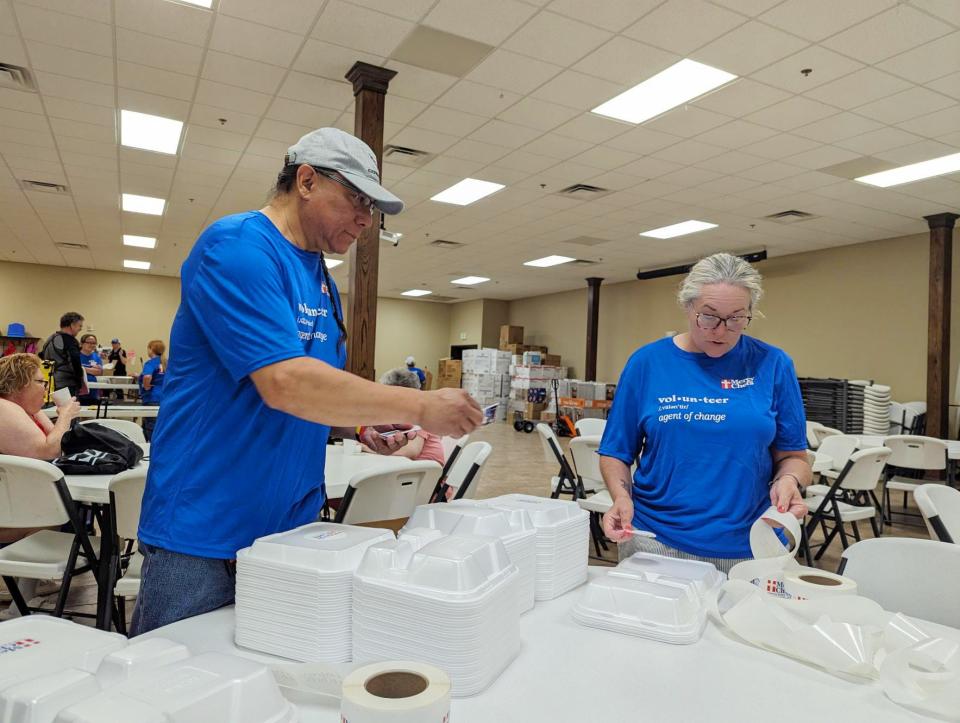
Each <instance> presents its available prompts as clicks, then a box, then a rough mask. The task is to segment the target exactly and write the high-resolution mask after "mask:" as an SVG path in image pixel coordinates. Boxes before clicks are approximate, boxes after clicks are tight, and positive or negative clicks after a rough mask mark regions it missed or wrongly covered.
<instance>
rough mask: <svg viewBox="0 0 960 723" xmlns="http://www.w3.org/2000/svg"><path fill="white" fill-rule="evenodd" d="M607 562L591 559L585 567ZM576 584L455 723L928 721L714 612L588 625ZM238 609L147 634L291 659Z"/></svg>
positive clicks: (549, 606) (547, 609) (934, 628)
mask: <svg viewBox="0 0 960 723" xmlns="http://www.w3.org/2000/svg"><path fill="white" fill-rule="evenodd" d="M603 571H604V568H596V567H592V568H590V576H591V577H595V576H598V575H601V574H603ZM583 591H584V588H583V587H580V588H577V589H576V590H573V591H571V592H569V593H567V594H566V595H564V596H562V597H560V598H557V599H556V600H551V601H548V602H538V603H537V604H536V606H535V607H534V608H533V610H531V611H530V612H528V613H526V614H524V615H523V616H522V617H521V618H520V636H521V641H522V645H521V650H520V655H519V656H518V657H517V658H516V660H514V661H513V663H511V665H510V666H509V667H508V668H507V669H506V670H505V671H504V673H503V674H502V675H501V676H500V677H499V678H498V679H497V680H496V681H495V682H494V683H493V684H492V685H491V686H490V687H489V688H487V689H486V690H485V691H483V692H482V693H480V694H478V695H475V696H473V697H470V698H455V699H454V700H453V701H452V703H451V706H450V717H451V720H454V721H456V722H457V723H490V722H491V721H497V723H521V722H522V723H538V722H539V721H544V722H547V721H549V722H550V723H553V722H554V721H605V722H607V723H621V722H622V723H628V722H629V723H636V721H711V723H714V722H727V721H729V722H730V723H740V722H741V721H754V720H767V719H776V720H777V721H781V722H782V723H793V722H796V723H809V721H816V720H826V721H834V720H843V721H844V723H903V721H910V720H927V719H926V718H924V717H922V716H918V715H915V714H913V713H911V712H910V711H908V710H906V709H904V708H901V707H900V706H898V705H896V704H895V703H893V702H892V701H890V700H889V699H888V698H886V696H884V694H883V691H882V690H881V689H880V686H879V684H878V683H876V682H867V681H864V682H862V683H853V682H850V681H846V680H842V679H840V678H838V677H836V676H833V675H830V674H829V673H826V672H824V671H822V670H819V669H816V668H813V667H811V666H808V665H805V664H803V663H800V662H798V661H796V660H792V659H790V658H786V657H783V656H780V655H776V654H774V653H769V652H765V651H763V650H760V649H758V648H754V647H751V646H749V645H746V644H745V643H742V642H740V641H738V640H736V639H734V638H733V637H732V636H731V635H729V634H728V633H727V632H726V631H725V630H722V629H721V628H719V627H718V626H717V625H716V624H714V623H713V621H710V622H708V623H707V628H706V630H705V632H704V635H703V638H702V639H701V640H700V641H699V642H697V643H694V644H692V645H670V644H667V643H661V642H657V641H653V640H646V639H643V638H637V637H632V636H630V635H622V634H618V633H613V632H608V631H605V630H598V629H595V628H587V627H583V626H581V625H579V624H577V623H575V622H574V621H573V620H572V619H571V617H570V608H571V607H572V606H573V605H574V604H575V603H576V602H577V600H579V599H580V597H581V595H583ZM924 626H925V627H927V628H928V629H929V630H930V632H931V634H935V635H940V636H948V637H951V638H952V639H957V640H960V630H954V629H952V628H944V627H943V626H938V625H933V624H932V623H931V624H927V623H924ZM233 627H234V612H233V608H232V607H227V608H223V609H220V610H216V611H214V612H211V613H207V614H205V615H199V616H197V617H193V618H188V619H186V620H182V621H180V622H178V623H174V624H173V625H167V626H166V627H163V628H159V629H157V630H154V631H152V632H150V633H147V634H146V635H145V636H144V637H159V638H167V639H170V640H174V641H176V642H179V643H183V644H184V645H186V646H187V647H188V648H190V650H191V651H192V652H193V653H194V654H198V653H204V652H209V651H218V652H226V653H232V654H235V655H241V656H244V657H247V658H253V659H254V660H258V661H260V662H262V663H265V664H270V663H287V662H289V661H287V660H284V659H282V658H277V657H274V656H272V655H265V654H260V653H255V652H253V651H249V650H245V649H242V648H237V647H236V646H235V645H234V643H233ZM298 707H299V709H300V710H299V712H300V721H301V723H336V722H337V721H339V720H340V718H339V716H338V712H337V711H338V703H337V701H335V700H333V699H329V698H328V699H322V700H320V701H315V700H314V701H310V702H299V703H298Z"/></svg>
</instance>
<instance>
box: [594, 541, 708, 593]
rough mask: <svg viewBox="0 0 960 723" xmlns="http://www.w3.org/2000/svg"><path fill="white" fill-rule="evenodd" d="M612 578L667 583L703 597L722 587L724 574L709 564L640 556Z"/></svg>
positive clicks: (622, 565) (624, 564)
mask: <svg viewBox="0 0 960 723" xmlns="http://www.w3.org/2000/svg"><path fill="white" fill-rule="evenodd" d="M609 574H610V575H616V576H628V577H634V578H639V579H641V580H647V581H649V582H658V581H663V582H668V583H673V584H676V585H681V586H684V585H689V586H691V587H692V588H693V590H694V592H696V594H697V595H698V596H700V597H703V596H704V595H705V594H706V593H707V592H709V591H710V590H713V589H714V588H717V587H719V586H720V585H722V584H723V578H724V575H723V573H721V572H719V571H718V570H717V568H716V567H714V566H713V565H711V564H710V563H709V562H702V561H700V560H681V559H679V558H675V557H665V556H664V555H654V554H653V553H649V552H637V553H634V554H633V555H631V556H630V557H628V558H626V559H625V560H623V561H621V562H620V564H619V565H617V566H616V567H615V568H614V569H613V570H611V571H610V573H609Z"/></svg>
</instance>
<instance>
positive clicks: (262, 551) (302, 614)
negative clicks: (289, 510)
mask: <svg viewBox="0 0 960 723" xmlns="http://www.w3.org/2000/svg"><path fill="white" fill-rule="evenodd" d="M385 540H393V532H391V531H390V530H382V529H376V528H370V527H356V526H353V525H338V524H334V523H332V522H315V523H313V524H309V525H304V526H302V527H298V528H296V529H294V530H289V531H287V532H281V533H278V534H275V535H268V536H267V537H261V538H260V539H258V540H256V541H255V542H254V543H253V545H252V546H250V547H248V548H246V549H243V550H240V551H239V552H238V553H237V593H236V629H235V640H236V643H237V645H240V646H242V647H245V648H250V649H252V650H257V651H260V652H263V653H272V654H274V655H280V656H282V657H285V658H290V659H293V660H300V661H303V662H330V663H345V662H349V661H350V659H351V654H352V653H351V650H352V640H351V633H350V610H351V604H352V598H353V572H354V570H356V568H357V566H358V565H359V564H360V561H361V560H362V559H363V554H364V552H365V551H366V550H367V548H368V547H370V546H371V545H374V544H377V543H379V542H383V541H385Z"/></svg>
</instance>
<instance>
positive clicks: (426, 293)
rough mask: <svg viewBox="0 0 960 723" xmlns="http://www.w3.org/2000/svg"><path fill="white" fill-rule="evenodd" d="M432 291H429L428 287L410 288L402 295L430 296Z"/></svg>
mask: <svg viewBox="0 0 960 723" xmlns="http://www.w3.org/2000/svg"><path fill="white" fill-rule="evenodd" d="M432 293H433V292H432V291H427V290H426V289H410V290H409V291H404V292H403V293H402V294H400V296H429V295H430V294H432Z"/></svg>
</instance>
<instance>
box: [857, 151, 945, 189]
mask: <svg viewBox="0 0 960 723" xmlns="http://www.w3.org/2000/svg"><path fill="white" fill-rule="evenodd" d="M957 171H960V153H951V154H950V155H949V156H941V157H940V158H931V159H930V160H929V161H921V162H920V163H911V164H910V165H909V166H900V167H899V168H891V169H890V170H889V171H881V172H880V173H871V174H870V175H869V176H860V178H857V179H854V180H857V181H860V183H869V184H870V185H871V186H879V187H880V188H887V187H889V186H899V185H900V184H901V183H912V182H913V181H920V180H923V179H924V178H933V177H934V176H942V175H944V174H946V173H956V172H957Z"/></svg>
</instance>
